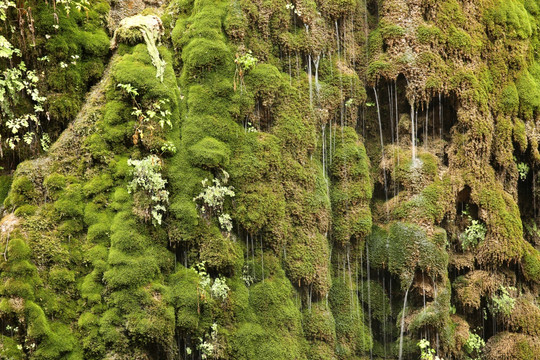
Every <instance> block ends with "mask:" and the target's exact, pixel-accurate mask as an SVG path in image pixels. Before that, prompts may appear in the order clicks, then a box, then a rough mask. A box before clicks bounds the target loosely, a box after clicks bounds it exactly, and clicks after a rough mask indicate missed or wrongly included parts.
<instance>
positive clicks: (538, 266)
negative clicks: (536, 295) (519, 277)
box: [521, 244, 540, 283]
mask: <svg viewBox="0 0 540 360" xmlns="http://www.w3.org/2000/svg"><path fill="white" fill-rule="evenodd" d="M521 268H522V270H523V275H525V278H526V279H527V280H529V281H532V282H535V283H540V251H538V250H536V249H535V248H533V247H532V246H530V245H529V244H527V246H526V250H525V254H524V255H523V258H522V259H521Z"/></svg>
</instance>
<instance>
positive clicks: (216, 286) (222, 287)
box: [210, 276, 230, 301]
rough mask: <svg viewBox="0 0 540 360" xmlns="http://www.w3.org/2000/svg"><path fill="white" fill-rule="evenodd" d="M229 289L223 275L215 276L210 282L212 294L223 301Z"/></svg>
mask: <svg viewBox="0 0 540 360" xmlns="http://www.w3.org/2000/svg"><path fill="white" fill-rule="evenodd" d="M229 290H230V288H229V286H228V285H227V283H226V282H225V278H224V277H223V276H220V277H218V278H216V279H215V280H214V283H213V284H212V287H211V288H210V291H211V293H212V296H213V297H216V298H220V299H221V300H222V301H225V299H227V296H229Z"/></svg>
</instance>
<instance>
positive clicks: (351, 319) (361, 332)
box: [329, 277, 373, 358]
mask: <svg viewBox="0 0 540 360" xmlns="http://www.w3.org/2000/svg"><path fill="white" fill-rule="evenodd" d="M332 280H333V283H332V289H331V290H330V296H329V302H330V307H331V309H332V314H333V315H334V319H335V322H336V337H337V345H336V353H337V354H338V355H339V356H340V357H343V358H354V357H355V356H359V355H361V354H363V353H365V352H368V351H369V349H371V348H372V346H373V340H372V337H371V334H370V331H369V327H368V326H367V325H366V320H365V319H364V316H363V313H362V311H354V310H356V309H355V308H354V304H353V303H352V299H353V297H352V296H351V291H352V289H349V288H348V287H347V284H346V283H345V282H344V280H343V279H342V278H341V277H337V278H333V279H332ZM353 309H354V310H353Z"/></svg>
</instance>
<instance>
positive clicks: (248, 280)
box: [242, 264, 255, 287]
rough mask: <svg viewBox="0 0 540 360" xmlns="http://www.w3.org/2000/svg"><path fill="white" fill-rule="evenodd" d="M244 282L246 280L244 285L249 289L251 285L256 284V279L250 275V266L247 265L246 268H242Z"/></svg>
mask: <svg viewBox="0 0 540 360" xmlns="http://www.w3.org/2000/svg"><path fill="white" fill-rule="evenodd" d="M242 280H244V283H245V284H246V286H247V287H250V286H251V284H253V283H254V282H255V277H253V276H252V275H251V274H250V273H249V266H248V265H247V264H245V265H244V267H242Z"/></svg>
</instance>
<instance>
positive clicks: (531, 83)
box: [516, 70, 540, 118]
mask: <svg viewBox="0 0 540 360" xmlns="http://www.w3.org/2000/svg"><path fill="white" fill-rule="evenodd" d="M516 87H517V91H518V94H519V99H520V111H521V112H522V113H523V114H524V116H525V117H526V118H531V117H532V114H533V111H535V110H537V108H538V107H539V106H540V90H539V89H538V84H537V82H536V80H535V79H534V78H533V77H532V75H531V74H530V73H529V72H528V71H527V70H525V71H523V72H522V73H521V75H520V76H519V77H518V78H517V80H516Z"/></svg>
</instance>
